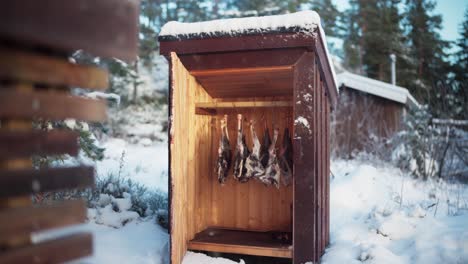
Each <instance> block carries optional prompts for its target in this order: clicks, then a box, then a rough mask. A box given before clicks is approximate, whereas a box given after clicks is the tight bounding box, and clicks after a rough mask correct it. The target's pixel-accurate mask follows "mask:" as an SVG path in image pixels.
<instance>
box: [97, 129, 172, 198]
mask: <svg viewBox="0 0 468 264" xmlns="http://www.w3.org/2000/svg"><path fill="white" fill-rule="evenodd" d="M101 146H102V147H104V148H105V149H106V150H105V152H104V159H103V160H102V161H98V162H97V164H96V169H97V175H98V176H99V177H106V176H107V175H108V174H110V173H112V174H114V175H117V174H118V172H119V170H120V166H121V165H122V168H121V170H122V171H121V175H122V176H123V177H129V178H131V179H132V180H134V181H136V182H139V183H141V184H143V185H145V186H146V187H148V188H150V189H159V190H161V191H163V192H167V183H168V173H167V166H168V165H167V164H168V160H167V159H168V155H167V151H168V149H167V143H164V142H154V143H153V142H152V141H151V140H149V142H148V143H147V144H146V143H144V144H143V143H140V144H129V143H128V142H127V141H125V140H123V139H117V138H111V139H109V140H107V141H106V142H104V143H103V144H102V145H101Z"/></svg>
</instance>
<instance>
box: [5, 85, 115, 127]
mask: <svg viewBox="0 0 468 264" xmlns="http://www.w3.org/2000/svg"><path fill="white" fill-rule="evenodd" d="M0 118H16V119H31V118H44V119H52V120H63V119H66V118H75V119H79V120H85V121H91V122H98V121H104V120H105V119H106V118H107V113H106V102H105V101H102V100H93V99H87V98H82V97H77V96H70V95H68V94H66V93H60V92H39V91H36V92H19V91H15V90H11V89H0Z"/></svg>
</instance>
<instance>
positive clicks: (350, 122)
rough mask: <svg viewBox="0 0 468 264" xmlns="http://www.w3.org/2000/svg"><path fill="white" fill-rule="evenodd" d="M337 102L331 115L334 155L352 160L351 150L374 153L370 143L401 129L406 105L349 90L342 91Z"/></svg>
mask: <svg viewBox="0 0 468 264" xmlns="http://www.w3.org/2000/svg"><path fill="white" fill-rule="evenodd" d="M339 101H340V103H339V104H338V106H337V109H336V111H335V112H334V113H332V115H333V120H334V128H333V131H332V133H333V142H332V150H333V153H334V154H335V155H337V156H339V157H346V158H350V157H352V154H353V152H354V151H362V150H364V151H373V150H375V147H374V146H373V145H372V144H373V142H372V141H371V140H370V139H371V138H372V137H373V136H376V137H377V138H378V139H379V140H378V143H382V142H383V141H384V140H385V139H388V138H390V137H392V136H393V135H395V133H396V132H398V131H399V130H400V129H401V121H402V118H403V110H404V107H405V105H403V104H400V103H397V102H393V101H390V100H387V99H384V98H380V97H377V96H374V95H369V94H366V93H363V92H360V91H356V90H353V89H351V88H346V87H345V88H342V91H340V99H339Z"/></svg>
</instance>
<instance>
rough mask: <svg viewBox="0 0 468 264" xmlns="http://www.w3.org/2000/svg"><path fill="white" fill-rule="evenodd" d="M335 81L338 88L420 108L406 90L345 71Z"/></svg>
mask: <svg viewBox="0 0 468 264" xmlns="http://www.w3.org/2000/svg"><path fill="white" fill-rule="evenodd" d="M337 79H338V84H339V85H340V86H341V85H344V86H346V87H349V88H352V89H355V90H359V91H362V92H365V93H368V94H372V95H375V96H379V97H382V98H386V99H389V100H392V101H395V102H399V103H402V104H405V105H408V106H409V107H410V108H414V107H420V105H419V103H418V102H417V101H416V99H414V97H413V96H412V95H411V94H410V92H409V91H408V89H406V88H403V87H400V86H395V85H392V84H389V83H386V82H382V81H378V80H374V79H371V78H367V77H364V76H361V75H357V74H353V73H350V72H347V71H345V72H342V73H340V74H338V75H337Z"/></svg>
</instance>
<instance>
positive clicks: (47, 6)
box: [0, 0, 139, 61]
mask: <svg viewBox="0 0 468 264" xmlns="http://www.w3.org/2000/svg"><path fill="white" fill-rule="evenodd" d="M138 17H139V1H133V0H120V1H114V0H100V1H95V0H81V1H62V0H41V1H34V0H15V1H4V2H3V3H2V8H1V9H0V36H1V37H2V38H3V39H10V40H12V41H16V42H20V43H23V44H29V45H36V46H40V47H45V48H49V49H53V50H56V51H57V50H58V51H63V52H68V53H71V52H74V51H76V50H79V49H83V50H85V51H87V52H89V53H91V54H93V55H96V56H101V57H116V58H120V59H123V60H127V61H131V60H134V59H135V58H136V55H137V50H138V45H137V37H138Z"/></svg>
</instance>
